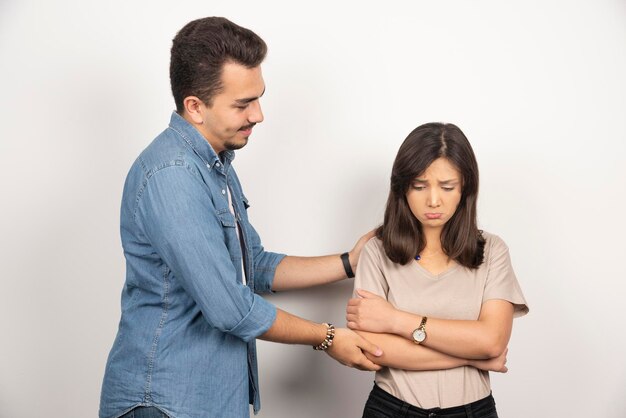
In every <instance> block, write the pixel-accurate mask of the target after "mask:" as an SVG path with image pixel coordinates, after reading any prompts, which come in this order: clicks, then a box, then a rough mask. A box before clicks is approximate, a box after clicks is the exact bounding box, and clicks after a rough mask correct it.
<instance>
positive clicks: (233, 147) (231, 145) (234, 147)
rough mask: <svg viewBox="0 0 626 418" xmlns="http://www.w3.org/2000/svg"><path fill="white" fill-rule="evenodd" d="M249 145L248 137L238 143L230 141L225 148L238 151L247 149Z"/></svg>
mask: <svg viewBox="0 0 626 418" xmlns="http://www.w3.org/2000/svg"><path fill="white" fill-rule="evenodd" d="M247 144H248V137H245V138H242V139H240V140H239V141H237V142H234V141H228V142H226V143H225V144H224V148H226V149H227V150H229V151H236V150H238V149H242V148H243V147H245V146H246V145H247Z"/></svg>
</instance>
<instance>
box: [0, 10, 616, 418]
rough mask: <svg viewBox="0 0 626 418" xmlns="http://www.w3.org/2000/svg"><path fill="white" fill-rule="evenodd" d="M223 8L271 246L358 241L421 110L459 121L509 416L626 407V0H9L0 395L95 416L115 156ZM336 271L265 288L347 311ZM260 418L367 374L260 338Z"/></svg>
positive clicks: (16, 404)
mask: <svg viewBox="0 0 626 418" xmlns="http://www.w3.org/2000/svg"><path fill="white" fill-rule="evenodd" d="M210 15H223V16H226V17H228V18H230V19H231V20H233V21H235V22H236V23H238V24H240V25H243V26H246V27H249V28H251V29H253V30H254V31H255V32H257V33H258V34H259V35H260V36H262V37H263V38H264V39H265V40H266V42H267V43H268V45H269V48H270V49H269V55H268V57H267V60H266V62H265V64H264V65H263V71H264V77H265V81H266V84H267V92H266V95H265V96H264V98H263V100H262V104H263V106H264V111H265V117H266V121H265V122H264V123H263V124H262V125H260V126H258V127H257V128H256V129H255V133H254V135H253V137H251V141H250V144H249V145H248V146H247V147H246V148H245V149H244V150H242V151H240V152H238V156H237V159H236V160H235V165H236V168H237V170H238V173H239V176H240V178H241V180H242V183H243V185H244V188H245V191H246V194H247V196H248V198H249V199H250V201H251V203H252V207H251V209H250V210H251V212H250V213H251V217H252V221H253V222H254V224H255V226H256V227H257V229H258V230H259V232H260V234H261V236H262V237H263V240H264V244H265V246H266V248H268V249H271V250H274V251H282V252H287V253H289V254H297V255H318V254H325V253H332V252H341V251H344V250H347V249H349V248H350V247H351V246H352V245H353V243H354V241H355V240H356V239H357V237H358V236H359V235H360V234H362V233H364V232H366V231H367V230H369V229H371V228H373V227H375V226H376V225H377V224H378V223H379V222H380V221H381V220H382V215H383V210H384V203H385V200H386V196H387V191H388V178H389V174H390V170H391V164H392V161H393V158H394V156H395V153H396V151H397V149H398V146H399V145H400V143H401V142H402V140H403V139H404V138H405V136H406V135H407V134H408V133H409V132H410V131H411V130H412V129H413V128H415V127H416V126H418V125H420V124H422V123H425V122H430V121H447V122H453V123H456V124H457V125H459V126H460V127H461V129H463V130H464V132H465V133H466V135H467V136H468V138H469V139H470V141H471V142H472V144H473V146H474V149H475V152H476V154H477V158H478V162H479V165H480V168H481V197H480V201H479V222H480V226H481V227H482V228H484V229H485V230H488V231H491V232H493V233H496V234H498V235H500V236H501V237H502V238H504V240H505V241H506V242H507V243H508V245H509V247H510V249H511V254H512V258H513V263H514V266H515V269H516V272H517V275H518V277H519V280H520V283H521V285H522V288H523V290H524V292H525V295H526V297H527V299H528V302H529V305H530V308H531V310H530V314H529V315H528V316H526V317H523V318H521V319H519V320H516V321H515V326H514V333H513V337H512V339H511V342H510V352H509V366H510V372H509V373H508V374H506V375H495V376H493V379H492V381H493V390H494V396H495V397H496V401H497V402H498V407H499V411H500V416H501V417H504V418H521V417H589V416H591V417H611V418H623V417H624V416H626V400H625V398H624V393H625V390H626V363H625V361H624V353H626V338H625V336H624V332H623V330H624V322H625V319H626V315H625V314H624V309H623V305H624V296H626V292H625V290H626V285H625V280H626V274H625V273H626V269H625V267H624V258H625V257H624V249H625V247H626V246H625V245H624V239H625V238H624V237H625V235H626V225H625V221H624V215H623V213H624V203H625V201H626V198H625V191H626V187H625V186H624V184H625V180H626V168H625V165H626V145H625V141H626V124H625V117H626V77H625V74H626V46H625V45H626V44H625V43H626V3H625V2H624V1H618V0H589V1H576V0H574V1H571V0H570V1H565V0H555V1H545V0H544V1H538V0H527V1H509V2H502V1H471V2H470V1H395V2H391V1H388V2H372V3H367V2H361V1H346V2H331V1H316V2H308V3H301V2H284V3H278V2H271V1H265V2H254V1H250V2H246V1H241V0H240V1H236V2H226V1H224V2H217V1H180V2H176V3H175V2H157V1H134V2H132V1H125V2H122V1H107V2H94V1H78V0H76V1H70V0H61V1H56V2H52V1H48V2H44V1H41V2H38V3H37V2H33V1H17V0H2V1H0V118H1V119H0V120H1V123H0V193H1V195H0V196H1V197H0V199H1V204H0V257H1V263H0V266H1V267H2V270H1V274H0V289H1V290H0V417H2V418H14V417H20V418H21V417H63V418H68V417H92V416H96V414H97V408H98V402H99V392H100V385H101V380H102V375H103V370H104V365H105V361H106V356H107V354H108V350H109V348H110V346H111V344H112V342H113V338H114V335H115V332H116V328H117V322H118V320H119V310H120V305H119V299H120V292H121V289H122V285H123V281H124V260H123V256H122V251H121V246H120V240H119V229H118V228H119V225H118V222H119V219H118V218H119V205H120V197H121V191H122V186H123V181H124V178H125V176H126V173H127V170H128V168H129V167H130V165H131V163H132V162H133V160H134V159H135V157H136V156H137V155H138V153H139V152H140V151H141V150H142V149H143V148H144V147H145V146H146V145H148V143H149V142H150V141H151V140H152V138H153V137H154V136H155V135H157V134H158V133H159V132H160V131H161V130H163V129H164V128H165V126H166V124H167V122H168V120H169V116H170V112H171V110H172V109H173V108H174V104H173V100H172V98H171V94H170V91H169V78H168V66H169V48H170V46H171V39H172V38H173V37H174V35H175V33H176V31H177V30H178V29H180V28H181V27H182V26H183V25H184V24H185V23H187V22H188V21H190V20H193V19H195V18H199V17H204V16H210ZM350 291H351V283H350V282H348V281H346V282H345V283H340V284H335V285H331V286H327V287H324V288H319V289H312V290H309V291H298V292H288V293H284V294H281V295H274V296H272V297H271V298H270V299H271V300H272V301H273V302H275V303H276V304H277V305H279V306H280V307H282V308H284V309H287V310H289V311H291V312H293V313H296V314H299V315H302V316H305V317H307V318H310V319H313V320H316V321H332V322H335V323H338V324H341V323H343V321H344V320H343V312H344V305H345V302H346V300H347V299H348V297H349V294H350ZM259 351H260V358H261V360H260V361H261V367H260V369H261V370H260V372H261V386H262V394H263V409H262V411H261V414H260V417H277V418H281V417H299V418H312V417H319V416H325V417H333V418H335V417H336V418H343V417H347V418H350V417H357V416H360V413H361V410H362V406H363V404H364V401H365V399H366V397H367V394H368V392H369V390H370V388H371V385H372V381H373V374H369V373H365V372H359V371H355V370H351V369H347V368H344V367H342V366H340V365H338V364H337V363H335V362H334V361H332V360H331V359H330V358H328V357H327V356H326V355H324V354H321V353H316V352H313V350H311V349H310V348H309V347H300V346H281V345H275V344H270V343H265V342H261V343H260V344H259Z"/></svg>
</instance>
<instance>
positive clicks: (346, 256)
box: [341, 253, 354, 279]
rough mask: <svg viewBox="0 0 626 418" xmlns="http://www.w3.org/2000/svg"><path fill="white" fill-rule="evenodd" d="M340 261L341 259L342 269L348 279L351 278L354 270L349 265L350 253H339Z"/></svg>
mask: <svg viewBox="0 0 626 418" xmlns="http://www.w3.org/2000/svg"><path fill="white" fill-rule="evenodd" d="M341 261H343V269H344V270H345V271H346V275H347V276H348V279H351V278H353V277H354V272H353V271H352V266H351V265H350V255H349V254H348V253H343V254H341Z"/></svg>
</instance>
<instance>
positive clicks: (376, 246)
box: [353, 238, 389, 299]
mask: <svg viewBox="0 0 626 418" xmlns="http://www.w3.org/2000/svg"><path fill="white" fill-rule="evenodd" d="M380 246H382V243H381V242H380V240H379V239H378V238H372V239H370V240H369V241H368V242H367V243H366V244H365V246H364V247H363V250H362V251H361V256H360V257H359V263H358V264H357V267H356V274H355V278H354V292H353V297H358V296H357V294H356V289H364V290H367V291H368V292H372V293H375V294H377V295H378V296H381V297H383V298H385V299H387V293H388V292H389V285H388V284H387V280H386V279H385V276H384V274H383V270H382V259H381V250H382V248H380Z"/></svg>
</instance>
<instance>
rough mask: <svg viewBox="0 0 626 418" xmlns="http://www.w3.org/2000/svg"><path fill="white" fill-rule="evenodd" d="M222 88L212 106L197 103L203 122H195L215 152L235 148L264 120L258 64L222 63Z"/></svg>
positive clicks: (241, 144) (239, 146) (260, 76)
mask: <svg viewBox="0 0 626 418" xmlns="http://www.w3.org/2000/svg"><path fill="white" fill-rule="evenodd" d="M222 85H223V89H222V91H221V92H220V93H218V94H217V95H215V96H214V97H213V103H212V104H211V106H205V105H204V104H203V103H200V104H199V107H198V111H199V113H200V116H201V118H202V123H201V124H199V125H196V127H197V128H198V130H199V131H200V133H202V135H204V137H205V138H206V140H207V141H208V142H209V143H210V144H211V146H212V147H213V150H214V151H215V152H216V153H218V154H219V153H220V152H222V151H224V150H236V149H239V148H242V147H244V146H245V145H246V144H247V143H248V137H249V136H250V134H251V133H252V128H253V127H254V125H256V124H257V123H260V122H262V121H263V112H261V104H260V103H259V98H260V97H261V96H262V95H263V93H264V92H265V83H264V82H263V76H262V75H261V67H260V66H259V67H254V68H246V67H244V66H243V65H240V64H236V63H233V62H227V63H225V64H224V68H223V71H222Z"/></svg>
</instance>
